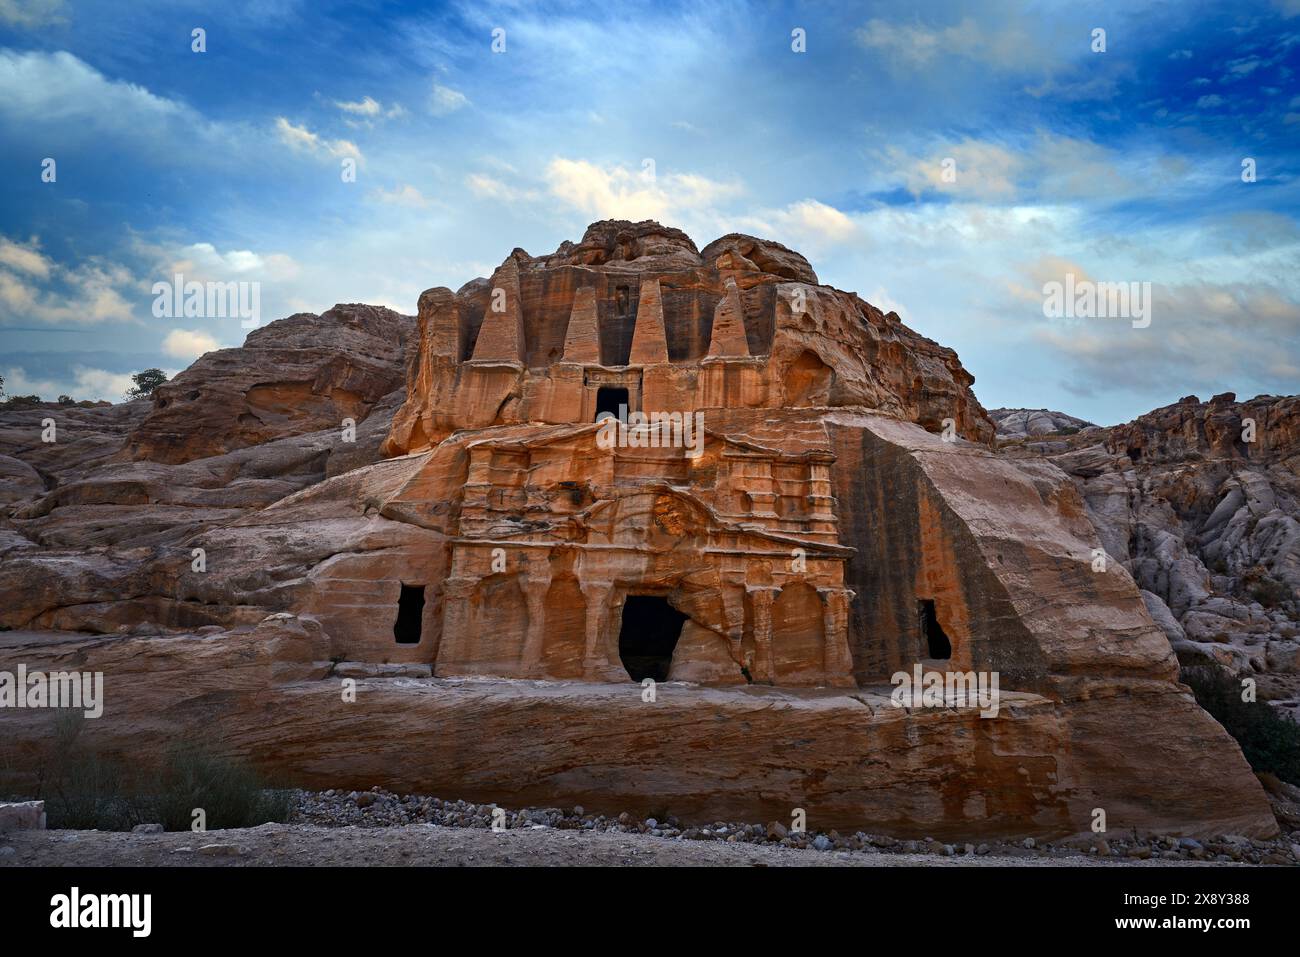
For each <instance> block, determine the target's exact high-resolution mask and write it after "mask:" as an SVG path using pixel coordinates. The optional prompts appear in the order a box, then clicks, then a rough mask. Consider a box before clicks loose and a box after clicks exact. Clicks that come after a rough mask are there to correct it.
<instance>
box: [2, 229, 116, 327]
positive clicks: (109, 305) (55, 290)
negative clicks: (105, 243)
mask: <svg viewBox="0 0 1300 957" xmlns="http://www.w3.org/2000/svg"><path fill="white" fill-rule="evenodd" d="M140 285H141V284H140V281H139V280H138V279H137V278H136V277H135V276H133V275H132V274H131V272H130V271H129V270H128V269H126V268H125V267H123V266H121V265H119V264H117V263H114V262H110V261H108V260H106V259H103V258H102V257H91V258H90V259H88V260H86V261H85V262H84V263H82V264H80V265H78V266H73V267H68V266H62V265H60V264H58V263H56V262H54V261H53V260H52V259H50V258H49V257H47V256H45V255H44V254H43V253H42V252H41V251H40V245H39V241H38V240H36V239H33V240H32V241H31V242H29V243H22V242H14V241H12V240H9V239H6V238H4V237H0V319H3V320H5V321H6V322H8V323H10V324H12V325H19V324H22V323H25V322H30V321H37V322H47V323H50V324H52V325H53V324H64V323H73V324H94V323H100V322H109V321H113V320H126V321H130V320H132V319H133V313H132V309H131V306H130V303H129V299H130V297H132V296H134V295H135V294H136V293H137V292H138V290H139V288H140Z"/></svg>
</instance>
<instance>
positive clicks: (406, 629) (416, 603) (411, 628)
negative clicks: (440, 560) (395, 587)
mask: <svg viewBox="0 0 1300 957" xmlns="http://www.w3.org/2000/svg"><path fill="white" fill-rule="evenodd" d="M423 618H424V586H423V585H406V584H403V585H402V593H401V595H399V596H398V598H397V622H396V624H394V625H393V637H394V638H396V639H397V643H398V644H399V645H418V644H419V643H420V625H421V620H422V619H423Z"/></svg>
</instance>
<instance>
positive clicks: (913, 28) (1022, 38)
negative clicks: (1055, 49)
mask: <svg viewBox="0 0 1300 957" xmlns="http://www.w3.org/2000/svg"><path fill="white" fill-rule="evenodd" d="M854 37H855V38H856V39H857V41H858V43H859V44H860V45H861V46H863V47H865V48H866V49H868V50H870V51H872V52H873V54H878V55H880V56H883V57H885V58H887V59H888V60H890V61H891V62H892V63H894V64H895V65H899V66H904V67H907V68H918V67H924V66H927V65H929V64H930V63H931V62H932V61H933V60H934V59H935V58H936V57H938V58H939V59H944V58H950V57H962V58H966V59H971V60H975V61H977V62H980V63H982V64H985V65H988V66H992V67H996V68H998V69H1019V70H1023V69H1025V68H1028V67H1033V66H1035V65H1041V64H1043V63H1044V62H1047V60H1048V58H1049V57H1050V56H1051V54H1050V52H1049V51H1048V50H1047V49H1046V45H1045V44H1043V43H1041V42H1038V41H1036V39H1035V38H1034V37H1031V36H1030V35H1029V34H1028V33H1026V32H1025V30H1024V29H1023V28H1022V27H1020V26H1019V25H1018V24H1017V23H1013V22H1007V23H1004V24H1001V25H993V26H990V27H986V26H981V25H980V24H979V23H977V22H976V21H975V20H974V19H972V18H971V17H965V18H963V19H962V20H961V21H960V22H958V23H954V24H950V25H947V26H941V27H930V26H925V25H922V24H921V23H919V22H917V23H911V24H899V23H891V22H889V21H887V20H882V19H879V18H875V19H872V20H869V21H867V23H866V24H864V25H863V26H861V27H859V28H858V29H857V30H856V31H854Z"/></svg>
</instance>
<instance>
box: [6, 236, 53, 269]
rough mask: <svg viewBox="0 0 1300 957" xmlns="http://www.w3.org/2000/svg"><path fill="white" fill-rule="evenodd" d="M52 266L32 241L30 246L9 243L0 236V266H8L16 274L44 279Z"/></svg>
mask: <svg viewBox="0 0 1300 957" xmlns="http://www.w3.org/2000/svg"><path fill="white" fill-rule="evenodd" d="M52 265H53V264H52V263H51V262H50V260H49V259H47V258H46V257H45V256H44V255H43V254H42V253H41V252H40V250H39V248H38V247H37V244H36V242H35V241H34V240H33V242H32V244H31V245H23V244H21V243H15V242H10V241H9V240H8V239H6V238H5V237H3V236H0V266H8V267H9V268H10V269H13V270H15V271H17V272H23V273H27V274H28V275H30V276H36V277H37V278H39V279H46V278H48V277H49V275H50V269H51V267H52Z"/></svg>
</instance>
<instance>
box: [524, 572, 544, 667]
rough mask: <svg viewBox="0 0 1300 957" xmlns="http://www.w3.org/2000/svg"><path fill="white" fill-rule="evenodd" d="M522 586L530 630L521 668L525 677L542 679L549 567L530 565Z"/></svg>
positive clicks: (526, 637)
mask: <svg viewBox="0 0 1300 957" xmlns="http://www.w3.org/2000/svg"><path fill="white" fill-rule="evenodd" d="M539 564H540V563H539ZM520 585H521V586H522V588H523V592H524V603H525V604H526V605H527V607H528V630H527V631H526V632H525V634H524V647H523V653H522V655H521V661H520V666H521V669H522V673H523V674H524V675H525V676H527V677H540V676H541V674H542V650H543V644H544V642H545V639H546V596H547V593H548V592H550V590H551V572H550V568H549V566H548V565H542V566H541V567H539V568H536V569H534V568H533V567H532V566H531V565H530V566H529V568H528V571H527V573H526V574H525V575H524V576H523V577H522V579H521V580H520Z"/></svg>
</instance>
